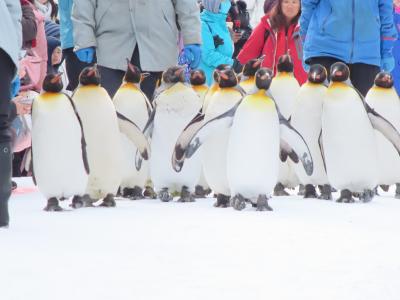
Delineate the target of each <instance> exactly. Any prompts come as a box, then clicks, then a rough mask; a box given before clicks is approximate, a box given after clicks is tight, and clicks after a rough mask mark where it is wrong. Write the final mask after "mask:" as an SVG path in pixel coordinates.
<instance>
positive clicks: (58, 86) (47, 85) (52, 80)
mask: <svg viewBox="0 0 400 300" xmlns="http://www.w3.org/2000/svg"><path fill="white" fill-rule="evenodd" d="M61 75H62V73H58V74H49V75H46V77H45V78H44V80H43V90H44V91H45V92H50V93H60V92H61V91H62V89H63V87H64V86H63V83H62V78H61Z"/></svg>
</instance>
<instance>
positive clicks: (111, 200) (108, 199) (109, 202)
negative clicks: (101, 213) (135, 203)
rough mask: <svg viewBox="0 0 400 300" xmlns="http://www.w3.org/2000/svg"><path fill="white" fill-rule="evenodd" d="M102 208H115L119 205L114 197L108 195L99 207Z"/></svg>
mask: <svg viewBox="0 0 400 300" xmlns="http://www.w3.org/2000/svg"><path fill="white" fill-rule="evenodd" d="M99 206H100V207H115V206H117V203H116V202H115V199H114V195H113V194H108V195H107V196H106V197H105V198H104V199H103V202H102V203H101V204H100V205H99Z"/></svg>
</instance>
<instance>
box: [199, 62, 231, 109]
mask: <svg viewBox="0 0 400 300" xmlns="http://www.w3.org/2000/svg"><path fill="white" fill-rule="evenodd" d="M229 68H231V66H230V65H226V64H221V65H218V66H217V67H216V68H215V70H214V72H213V79H214V81H213V83H212V84H211V86H210V88H209V89H208V91H207V94H206V95H205V97H204V103H203V107H202V111H203V113H204V112H205V111H206V110H207V107H208V104H209V103H210V100H211V98H212V96H213V95H214V93H215V92H216V91H218V90H219V73H218V72H219V71H222V70H224V69H229Z"/></svg>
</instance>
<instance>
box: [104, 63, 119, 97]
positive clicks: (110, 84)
mask: <svg viewBox="0 0 400 300" xmlns="http://www.w3.org/2000/svg"><path fill="white" fill-rule="evenodd" d="M99 71H100V76H101V79H100V83H101V86H102V87H103V88H105V89H106V91H107V92H108V94H109V95H110V97H111V98H112V97H114V95H115V93H116V92H117V90H118V89H119V87H120V86H121V83H122V79H123V77H124V75H125V72H123V71H121V70H116V69H110V68H106V67H103V66H99Z"/></svg>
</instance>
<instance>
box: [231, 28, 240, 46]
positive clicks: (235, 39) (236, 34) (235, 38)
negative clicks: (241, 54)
mask: <svg viewBox="0 0 400 300" xmlns="http://www.w3.org/2000/svg"><path fill="white" fill-rule="evenodd" d="M241 37H242V33H241V32H235V31H234V32H233V35H232V40H233V43H234V44H236V43H237V42H238V41H239V40H240V38H241Z"/></svg>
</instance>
